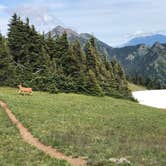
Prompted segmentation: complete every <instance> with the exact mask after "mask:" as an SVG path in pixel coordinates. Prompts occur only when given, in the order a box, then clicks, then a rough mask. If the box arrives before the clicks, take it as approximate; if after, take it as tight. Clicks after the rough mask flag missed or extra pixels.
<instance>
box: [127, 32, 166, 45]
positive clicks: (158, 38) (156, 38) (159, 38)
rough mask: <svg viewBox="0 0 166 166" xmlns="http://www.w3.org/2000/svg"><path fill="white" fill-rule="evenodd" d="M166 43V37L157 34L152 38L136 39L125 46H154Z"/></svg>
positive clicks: (151, 36)
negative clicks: (157, 43)
mask: <svg viewBox="0 0 166 166" xmlns="http://www.w3.org/2000/svg"><path fill="white" fill-rule="evenodd" d="M156 42H160V43H166V35H161V34H155V35H150V36H142V37H136V38H133V39H131V40H130V41H128V42H127V43H126V44H124V46H135V45H138V44H146V45H148V46H152V45H153V44H154V43H156Z"/></svg>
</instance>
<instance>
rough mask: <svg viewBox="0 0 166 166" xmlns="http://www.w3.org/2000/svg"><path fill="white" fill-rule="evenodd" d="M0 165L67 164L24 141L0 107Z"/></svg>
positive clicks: (58, 165)
mask: <svg viewBox="0 0 166 166" xmlns="http://www.w3.org/2000/svg"><path fill="white" fill-rule="evenodd" d="M0 165H2V166H11V165H12V166H22V165H24V166H29V165H31V166H37V165H48V166H49V165H50V166H52V165H57V166H67V163H66V162H64V161H58V160H56V159H52V158H50V157H48V156H47V155H45V154H44V153H42V152H40V151H38V150H37V149H35V148H33V147H32V146H30V145H28V144H26V143H24V142H23V141H22V139H21V138H20V136H19V132H18V130H17V129H16V128H15V127H13V125H12V123H11V122H10V121H9V119H8V117H7V115H6V114H5V112H4V111H3V110H2V109H1V108H0Z"/></svg>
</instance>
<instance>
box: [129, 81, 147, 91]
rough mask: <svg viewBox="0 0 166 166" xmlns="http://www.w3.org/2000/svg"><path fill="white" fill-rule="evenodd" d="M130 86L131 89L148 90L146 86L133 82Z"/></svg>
mask: <svg viewBox="0 0 166 166" xmlns="http://www.w3.org/2000/svg"><path fill="white" fill-rule="evenodd" d="M128 87H129V89H130V90H131V91H141V90H147V89H146V87H144V86H141V85H136V84H133V83H128Z"/></svg>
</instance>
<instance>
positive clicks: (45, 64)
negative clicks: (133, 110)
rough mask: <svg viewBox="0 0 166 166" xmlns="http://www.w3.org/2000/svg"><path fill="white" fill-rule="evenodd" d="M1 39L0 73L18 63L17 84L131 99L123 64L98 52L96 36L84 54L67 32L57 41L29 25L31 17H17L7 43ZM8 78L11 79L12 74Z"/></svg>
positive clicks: (52, 90) (14, 19)
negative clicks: (71, 40)
mask: <svg viewBox="0 0 166 166" xmlns="http://www.w3.org/2000/svg"><path fill="white" fill-rule="evenodd" d="M0 38H1V41H3V40H4V42H2V44H1V50H0V53H1V54H0V57H1V59H2V58H3V60H2V61H1V64H2V63H4V64H5V65H4V66H3V68H2V67H1V74H3V75H4V76H5V74H6V73H3V72H7V71H10V68H11V67H12V64H16V68H15V71H16V72H15V73H16V74H13V75H14V76H15V78H17V81H16V83H18V84H19V83H22V84H23V85H24V86H30V87H32V88H33V89H34V90H42V91H48V92H50V93H58V92H66V93H69V92H74V93H86V94H91V95H98V96H103V95H110V96H112V95H113V96H116V97H128V96H130V94H129V90H128V88H127V82H126V78H125V75H124V71H123V70H122V68H121V66H120V64H119V63H117V62H116V61H115V60H113V61H112V62H109V61H108V58H107V57H106V56H104V55H101V54H100V53H99V51H98V49H97V46H96V40H95V38H94V37H92V38H90V40H89V41H88V42H87V43H86V45H85V48H84V51H83V50H82V48H81V46H80V43H79V41H77V40H76V41H74V42H72V43H68V39H67V33H66V32H64V33H63V34H62V35H61V36H57V37H56V39H53V38H52V36H51V33H49V34H48V36H47V37H45V36H44V35H41V34H39V33H38V32H37V31H36V30H35V27H34V26H33V25H32V26H30V25H29V19H28V18H27V19H26V22H25V23H24V22H23V21H22V20H21V19H20V17H18V16H17V15H16V14H14V15H13V16H12V19H11V21H10V24H9V33H8V40H5V39H3V38H2V36H0ZM7 41H8V42H7ZM6 42H7V45H6ZM10 55H11V56H10ZM5 56H6V57H5ZM4 57H5V58H6V59H5V58H4ZM1 66H2V65H1ZM13 71H14V70H13ZM11 73H12V72H11ZM11 73H10V74H11ZM1 78H3V77H1ZM9 78H11V80H12V77H11V76H10V75H9ZM3 79H5V80H8V78H3ZM9 80H10V79H9ZM11 80H10V81H11ZM1 83H2V85H10V84H9V83H8V84H5V83H4V82H1Z"/></svg>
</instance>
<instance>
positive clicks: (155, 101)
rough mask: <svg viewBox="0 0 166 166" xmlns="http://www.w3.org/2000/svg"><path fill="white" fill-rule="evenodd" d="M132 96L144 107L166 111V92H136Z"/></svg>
mask: <svg viewBox="0 0 166 166" xmlns="http://www.w3.org/2000/svg"><path fill="white" fill-rule="evenodd" d="M132 95H133V97H134V98H135V99H136V100H137V101H138V102H139V103H140V104H142V105H147V106H151V107H156V108H162V109H166V90H145V91H136V92H132Z"/></svg>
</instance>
